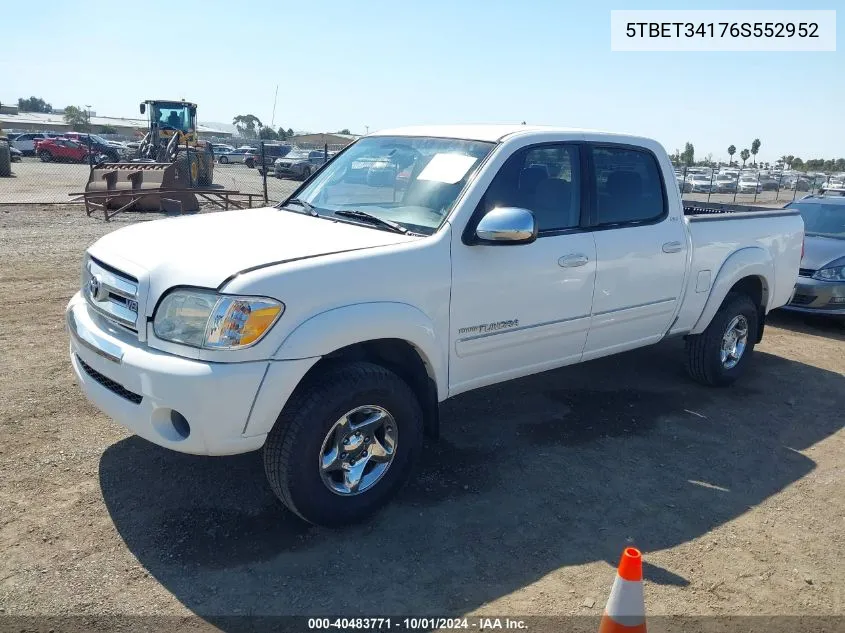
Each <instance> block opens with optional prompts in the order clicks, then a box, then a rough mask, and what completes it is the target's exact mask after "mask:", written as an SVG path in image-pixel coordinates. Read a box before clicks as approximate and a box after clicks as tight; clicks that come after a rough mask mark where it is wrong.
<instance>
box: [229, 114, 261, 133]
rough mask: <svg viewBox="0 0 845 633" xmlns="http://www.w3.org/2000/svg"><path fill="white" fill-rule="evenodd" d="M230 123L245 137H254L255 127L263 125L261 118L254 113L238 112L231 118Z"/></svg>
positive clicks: (258, 127)
mask: <svg viewBox="0 0 845 633" xmlns="http://www.w3.org/2000/svg"><path fill="white" fill-rule="evenodd" d="M232 125H234V126H235V127H236V128H238V132H239V133H240V135H241V136H243V137H246V138H255V136H256V129H260V128H262V127H263V126H262V125H261V119H259V118H258V117H257V116H255V115H254V114H239V115H238V116H236V117H235V118H234V119H232Z"/></svg>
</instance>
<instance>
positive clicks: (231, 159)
mask: <svg viewBox="0 0 845 633" xmlns="http://www.w3.org/2000/svg"><path fill="white" fill-rule="evenodd" d="M257 151H258V150H256V149H255V148H254V147H239V148H238V149H235V150H232V151H231V152H224V153H222V154H217V162H218V163H220V164H221V165H225V164H227V163H243V162H244V158H245V157H246V155H247V154H255V152H257Z"/></svg>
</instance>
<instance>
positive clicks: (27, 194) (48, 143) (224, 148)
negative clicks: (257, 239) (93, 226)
mask: <svg viewBox="0 0 845 633" xmlns="http://www.w3.org/2000/svg"><path fill="white" fill-rule="evenodd" d="M15 136H16V135H14V134H10V135H9V138H10V141H9V142H8V147H9V152H10V155H11V160H12V162H11V174H10V175H9V176H5V177H4V176H0V204H62V203H65V204H66V203H69V202H77V201H79V200H80V194H81V193H82V192H83V191H85V187H86V184H87V183H88V180H89V176H90V174H91V170H92V169H93V168H94V167H95V166H96V165H97V164H99V163H102V162H106V163H112V162H131V161H134V160H137V158H138V145H137V142H133V141H117V140H115V135H109V136H110V137H111V138H106V137H105V136H104V135H87V134H84V133H83V134H68V135H64V136H56V135H50V137H47V136H45V135H37V136H36V135H34V134H32V133H27V134H26V135H25V136H26V137H27V138H24V139H22V140H20V141H18V140H17V139H16V138H15ZM209 143H210V144H211V150H212V152H213V153H214V172H213V181H212V183H211V185H210V186H208V187H204V190H208V191H211V192H213V191H214V190H215V189H217V190H227V191H239V192H242V193H249V194H254V195H256V196H257V197H255V198H253V205H254V204H257V203H259V202H260V203H261V204H274V203H276V202H279V201H281V200H283V199H285V198H286V197H288V196H289V195H290V193H291V192H293V191H294V189H296V187H298V186H299V184H300V182H301V181H302V180H304V179H305V178H307V177H309V176H310V175H311V174H313V173H314V172H316V171H317V170H318V169H319V168H320V167H321V166H322V165H323V164H325V162H326V161H327V160H328V159H329V158H331V157H332V156H334V154H336V153H337V152H338V151H340V150H341V149H342V148H343V147H345V146H344V145H325V144H324V145H314V144H301V143H299V144H296V145H294V144H292V143H286V142H284V141H279V142H271V141H256V140H254V139H253V140H251V141H249V140H246V139H227V140H226V141H225V142H214V141H213V140H212V141H209ZM6 144H7V143H6V142H4V145H6ZM12 148H15V150H17V151H14V150H13V149H12ZM282 163H284V164H282ZM203 204H207V203H206V202H205V201H203Z"/></svg>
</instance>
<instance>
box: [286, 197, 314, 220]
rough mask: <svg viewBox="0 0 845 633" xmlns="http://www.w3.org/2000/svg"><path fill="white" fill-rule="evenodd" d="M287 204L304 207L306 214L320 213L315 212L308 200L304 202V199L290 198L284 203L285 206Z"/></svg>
mask: <svg viewBox="0 0 845 633" xmlns="http://www.w3.org/2000/svg"><path fill="white" fill-rule="evenodd" d="M289 204H298V205H299V206H300V207H302V208H303V209H305V211H306V212H307V213H308V215H313V216H315V217H316V216H319V215H320V214H319V213H317V210H316V209H315V208H314V206H313V205H312V204H311V203H310V202H305V200H302V199H300V198H291V199H290V200H288V201H287V202H286V203H285V206H287V205H289Z"/></svg>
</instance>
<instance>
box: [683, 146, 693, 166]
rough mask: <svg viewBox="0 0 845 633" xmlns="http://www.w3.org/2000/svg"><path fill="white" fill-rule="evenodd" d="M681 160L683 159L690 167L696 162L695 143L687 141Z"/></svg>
mask: <svg viewBox="0 0 845 633" xmlns="http://www.w3.org/2000/svg"><path fill="white" fill-rule="evenodd" d="M681 161H683V163H684V165H686V166H687V167H689V166H690V165H692V164H693V163H694V162H695V147H693V144H692V143H690V142H689V141H687V143H686V145H684V151H683V153H682V154H681Z"/></svg>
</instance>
